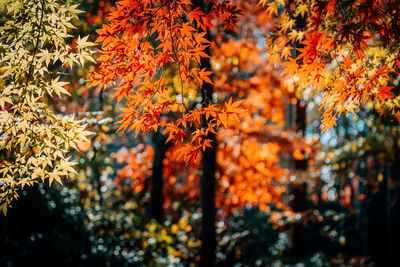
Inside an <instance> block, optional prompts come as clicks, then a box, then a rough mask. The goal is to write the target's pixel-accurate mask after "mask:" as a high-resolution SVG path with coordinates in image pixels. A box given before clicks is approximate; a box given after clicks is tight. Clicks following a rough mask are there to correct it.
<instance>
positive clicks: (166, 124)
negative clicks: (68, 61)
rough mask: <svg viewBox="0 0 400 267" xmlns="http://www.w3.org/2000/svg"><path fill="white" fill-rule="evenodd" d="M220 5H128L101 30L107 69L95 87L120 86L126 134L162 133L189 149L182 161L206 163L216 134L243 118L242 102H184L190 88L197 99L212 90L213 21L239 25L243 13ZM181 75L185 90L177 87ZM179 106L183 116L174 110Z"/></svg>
mask: <svg viewBox="0 0 400 267" xmlns="http://www.w3.org/2000/svg"><path fill="white" fill-rule="evenodd" d="M213 2H215V3H214V5H213V9H212V10H211V11H210V12H209V13H208V14H205V13H204V12H202V11H201V10H200V9H199V7H195V6H194V5H193V4H192V3H191V1H190V0H175V1H171V0H161V1H153V0H141V1H131V0H129V1H128V0H121V1H118V2H117V3H116V10H115V11H112V12H111V13H110V14H109V15H108V17H107V19H108V20H109V21H110V23H109V24H104V25H103V27H102V28H101V29H99V30H98V31H97V33H98V35H99V37H98V38H97V40H96V42H98V43H101V49H100V50H99V53H100V56H99V58H98V59H97V61H98V62H99V63H100V67H99V70H98V71H95V72H93V73H92V75H91V77H90V81H91V85H92V86H98V87H99V88H100V90H102V89H103V88H105V87H106V86H108V85H114V89H115V94H114V97H116V98H117V100H118V102H121V101H122V100H123V99H125V100H126V102H124V107H123V108H121V110H122V114H121V115H120V117H121V120H120V121H119V123H120V128H119V129H120V130H135V133H136V134H138V133H139V132H144V133H146V132H149V131H157V130H158V128H159V127H163V128H165V130H164V132H165V133H166V134H169V138H168V141H170V140H171V141H174V142H175V143H178V142H179V143H184V145H183V147H182V148H181V150H180V155H181V156H182V157H183V158H184V159H185V161H186V162H189V161H191V160H197V159H199V154H200V151H201V150H204V149H205V148H206V147H209V146H211V144H210V139H207V134H208V133H209V132H216V130H217V128H218V127H219V126H220V125H221V124H222V125H224V126H226V125H227V124H228V121H229V120H234V119H235V118H236V115H235V114H237V113H239V112H241V109H239V108H238V105H239V103H238V102H231V101H230V102H228V103H226V104H225V105H213V104H211V105H208V106H207V105H205V106H207V107H197V108H194V109H193V108H191V105H190V101H189V99H184V95H185V92H184V91H185V87H186V86H187V85H188V84H190V83H191V84H193V83H195V84H197V85H198V88H199V90H198V94H200V93H201V90H200V88H201V87H202V85H203V83H210V84H212V79H211V75H212V71H208V70H206V69H205V68H201V67H200V66H201V59H202V58H209V55H208V54H207V53H206V48H207V47H208V46H209V43H210V41H209V40H207V38H206V34H207V29H208V28H210V27H213V24H212V21H213V20H216V19H218V20H222V21H223V22H224V23H225V25H226V26H227V27H233V25H234V24H235V21H236V19H237V15H238V14H239V13H240V11H239V10H238V9H236V8H235V7H234V6H233V5H231V4H229V3H225V1H223V3H217V1H213ZM171 73H172V77H171ZM175 77H176V78H177V79H178V80H179V85H178V88H175V87H174V86H172V85H171V82H170V81H171V80H173V79H174V78H175ZM178 96H180V99H178ZM203 101H206V100H203ZM207 101H209V102H212V101H211V100H207ZM177 104H178V105H180V106H181V109H180V110H181V111H182V114H176V113H174V112H172V110H173V107H174V106H176V105H177ZM200 106H201V105H200ZM161 115H165V116H161ZM202 116H204V117H206V120H207V121H208V125H207V127H204V125H202V119H201V118H202Z"/></svg>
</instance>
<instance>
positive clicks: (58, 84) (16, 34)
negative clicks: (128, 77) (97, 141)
mask: <svg viewBox="0 0 400 267" xmlns="http://www.w3.org/2000/svg"><path fill="white" fill-rule="evenodd" d="M77 6H78V5H76V4H73V2H72V1H56V0H54V1H19V0H17V1H10V0H4V1H0V13H1V15H2V22H3V23H2V24H1V25H0V152H1V153H0V155H1V158H0V159H1V163H0V185H1V187H0V210H2V211H3V213H4V214H5V213H6V212H7V208H8V207H9V206H10V204H11V202H12V201H13V200H14V199H17V198H18V196H19V191H20V190H23V189H24V187H25V186H33V185H34V184H35V183H38V182H44V181H48V183H49V184H50V185H51V184H52V183H53V182H54V181H56V182H58V183H61V178H62V177H64V176H67V175H70V174H72V173H75V170H74V169H73V168H72V166H73V165H74V164H75V163H73V162H70V161H69V160H70V157H69V156H68V150H69V149H71V148H74V149H78V148H77V145H78V144H79V143H80V142H85V141H86V140H87V136H88V135H89V134H90V133H89V132H88V131H85V130H84V128H85V126H84V125H83V123H82V122H81V121H78V120H76V119H75V118H74V117H73V116H60V115H57V114H55V113H54V112H52V111H51V110H50V109H49V107H48V106H47V105H46V103H45V101H46V99H48V98H49V97H52V96H53V95H56V96H58V97H61V96H62V95H65V94H67V95H68V94H69V93H68V91H67V90H66V89H65V87H66V86H67V84H68V83H67V82H64V81H62V76H60V75H59V73H58V72H56V71H55V70H56V68H57V67H58V66H59V64H60V63H61V65H62V67H63V68H64V69H63V68H60V69H57V70H61V71H62V70H65V68H66V67H71V68H72V66H73V65H74V64H80V65H83V63H84V61H85V60H90V61H93V59H92V57H91V54H92V53H93V51H91V49H90V47H91V46H93V45H94V43H91V42H88V41H87V37H84V38H78V39H77V41H76V47H75V48H76V49H75V51H72V50H71V49H70V47H69V46H68V44H67V43H66V38H69V37H71V36H70V35H69V33H68V32H69V30H70V29H71V28H74V26H73V25H72V24H71V20H72V19H74V18H77V14H79V13H80V11H79V10H78V9H77Z"/></svg>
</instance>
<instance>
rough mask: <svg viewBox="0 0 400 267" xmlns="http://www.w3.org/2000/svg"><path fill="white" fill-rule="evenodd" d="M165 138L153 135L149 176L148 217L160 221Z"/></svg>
mask: <svg viewBox="0 0 400 267" xmlns="http://www.w3.org/2000/svg"><path fill="white" fill-rule="evenodd" d="M165 141H166V138H165V136H164V135H163V134H162V133H160V132H156V133H154V135H153V149H154V158H153V174H152V177H151V196H150V198H151V203H150V218H151V219H155V220H156V221H157V222H159V223H161V222H162V221H163V215H164V214H163V205H164V196H163V192H162V190H163V160H164V156H165V151H166V150H167V146H166V144H165Z"/></svg>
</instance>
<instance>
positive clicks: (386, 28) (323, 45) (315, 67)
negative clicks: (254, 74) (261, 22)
mask: <svg viewBox="0 0 400 267" xmlns="http://www.w3.org/2000/svg"><path fill="white" fill-rule="evenodd" d="M261 2H262V3H263V4H264V5H266V6H267V10H268V13H269V15H270V16H271V18H273V20H274V25H275V27H274V29H273V30H272V32H274V34H271V35H270V37H269V38H268V41H267V44H268V46H269V48H270V50H269V61H270V62H271V63H274V64H278V63H280V64H281V65H283V66H284V70H283V72H284V73H287V77H288V78H292V79H293V83H294V85H295V87H296V89H298V90H299V91H301V89H305V88H307V87H309V88H312V89H314V92H317V93H320V92H322V93H323V100H322V101H321V103H320V106H321V108H323V109H324V114H323V119H322V125H321V128H322V130H323V131H326V130H328V129H329V128H331V127H332V126H334V125H336V120H337V117H338V116H340V115H341V114H342V113H345V114H347V113H348V112H351V113H354V112H355V111H354V109H355V108H358V107H361V106H363V105H364V104H365V103H372V102H375V103H379V104H380V105H378V106H377V107H378V112H380V113H381V114H384V113H385V114H386V113H388V112H390V113H392V115H394V116H395V117H396V118H398V119H399V118H400V112H399V109H398V108H399V107H398V104H396V103H397V102H396V101H397V100H393V94H392V93H391V92H390V91H391V90H392V89H393V88H394V86H393V83H392V81H393V76H394V77H396V76H398V70H399V68H400V53H399V52H398V47H399V37H400V30H399V26H400V18H399V16H398V14H399V12H400V2H399V1H386V0H358V1H340V0H333V1H304V0H296V1H294V2H290V1H276V0H272V1H261ZM278 7H279V9H278ZM396 98H397V97H396Z"/></svg>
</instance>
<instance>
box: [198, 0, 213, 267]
mask: <svg viewBox="0 0 400 267" xmlns="http://www.w3.org/2000/svg"><path fill="white" fill-rule="evenodd" d="M193 4H194V8H196V7H200V9H201V10H202V11H203V12H204V13H206V14H207V13H208V11H209V7H208V6H206V5H205V3H204V1H203V0H196V1H193ZM205 38H206V39H207V40H209V41H211V38H210V34H209V32H208V31H207V34H206V36H205ZM204 52H205V53H207V55H209V56H211V51H210V49H209V48H206V49H205V51H204ZM201 68H206V70H207V71H211V63H210V59H209V58H202V59H201ZM212 95H213V85H212V84H209V83H203V86H202V88H201V96H202V100H203V107H206V106H208V105H210V104H212V103H213V96H212ZM202 124H203V127H207V120H206V118H205V116H203V118H202ZM207 138H208V139H210V140H211V144H212V147H210V148H207V149H206V150H205V151H204V153H203V159H202V164H203V176H202V178H201V209H202V213H203V214H202V219H201V242H202V243H201V244H202V245H201V250H200V266H207V267H210V266H214V264H215V250H216V243H217V242H216V234H215V172H216V169H217V163H216V152H217V138H216V136H215V134H212V133H209V134H208V135H207Z"/></svg>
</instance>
